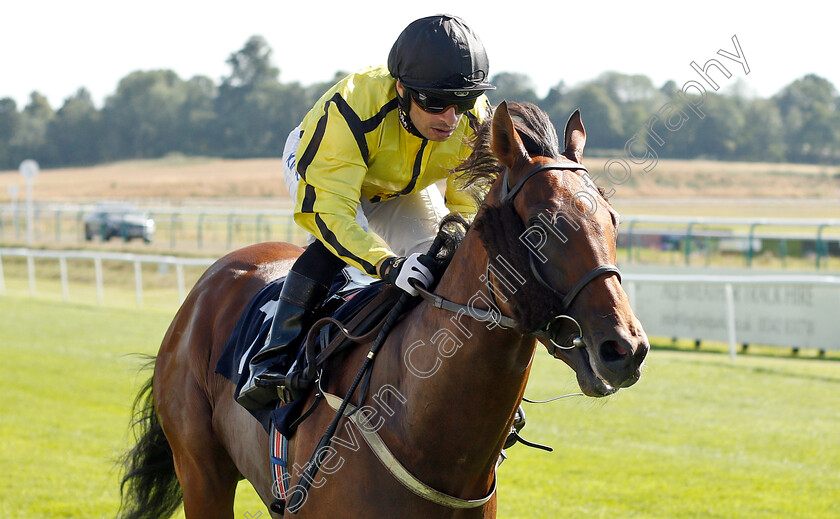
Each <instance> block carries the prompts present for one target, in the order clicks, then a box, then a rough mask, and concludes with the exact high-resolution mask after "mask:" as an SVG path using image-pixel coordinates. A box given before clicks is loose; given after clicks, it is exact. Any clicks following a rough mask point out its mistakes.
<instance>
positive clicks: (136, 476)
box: [117, 357, 184, 519]
mask: <svg viewBox="0 0 840 519" xmlns="http://www.w3.org/2000/svg"><path fill="white" fill-rule="evenodd" d="M154 361H155V359H154V357H152V359H151V361H150V362H149V365H151V366H153V365H154ZM132 416H133V419H132V425H131V427H132V429H133V430H134V433H135V437H136V438H137V444H136V445H135V446H134V447H133V448H132V449H131V450H129V451H128V452H127V453H126V454H125V455H124V456H123V459H122V461H123V465H124V467H125V475H124V476H123V478H122V482H121V483H120V494H121V495H122V503H121V505H120V511H119V514H118V516H117V517H118V518H120V519H165V518H167V517H171V516H172V514H174V513H175V511H176V510H177V509H178V507H179V506H180V505H181V502H182V501H183V498H184V495H183V491H182V490H181V486H180V484H179V483H178V478H177V476H176V475H175V463H174V461H173V458H172V448H171V447H170V446H169V442H168V441H167V440H166V436H165V435H164V434H163V428H162V427H161V425H160V422H159V421H158V417H157V413H155V397H154V393H153V391H152V377H149V380H148V381H147V382H146V383H145V384H144V385H143V387H142V388H140V392H139V393H137V398H135V399H134V406H133V408H132Z"/></svg>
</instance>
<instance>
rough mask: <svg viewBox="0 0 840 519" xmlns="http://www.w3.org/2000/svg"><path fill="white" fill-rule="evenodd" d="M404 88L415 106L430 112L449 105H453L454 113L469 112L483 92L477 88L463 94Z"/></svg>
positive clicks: (440, 110)
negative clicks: (474, 90)
mask: <svg viewBox="0 0 840 519" xmlns="http://www.w3.org/2000/svg"><path fill="white" fill-rule="evenodd" d="M405 89H406V90H407V91H408V93H409V94H410V95H411V98H412V99H414V102H415V103H417V106H419V107H420V108H421V109H423V110H424V111H426V112H429V113H432V114H439V113H441V112H443V111H444V110H446V109H447V108H449V107H450V106H454V107H455V113H456V114H462V113H464V112H469V111H470V110H472V109H473V107H474V106H475V100H476V99H478V98H479V97H480V96H481V94H483V93H484V92H483V91H481V90H479V91H476V92H468V93H467V95H465V96H457V95H455V94H450V95H446V94H445V93H442V92H430V91H427V90H415V89H413V88H409V87H405ZM442 94H443V95H442Z"/></svg>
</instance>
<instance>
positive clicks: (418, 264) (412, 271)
mask: <svg viewBox="0 0 840 519" xmlns="http://www.w3.org/2000/svg"><path fill="white" fill-rule="evenodd" d="M435 266H436V262H435V260H434V258H432V257H431V256H428V255H426V254H420V253H419V252H415V253H414V254H412V255H411V256H409V257H407V258H401V257H393V258H388V259H386V260H385V262H384V263H383V264H382V267H381V269H380V272H381V277H382V279H383V280H384V281H386V282H388V283H391V284H393V285H395V286H396V287H397V288H399V289H401V290H403V291H404V292H406V293H408V294H409V295H411V296H417V295H420V292H418V291H417V289H416V288H414V287H413V286H412V283H414V284H418V283H419V284H420V285H422V286H423V288H429V286H431V284H432V282H433V281H434V280H435V278H434V276H433V275H432V270H431V269H433V268H435Z"/></svg>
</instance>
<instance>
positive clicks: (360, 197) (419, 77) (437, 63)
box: [237, 15, 495, 409]
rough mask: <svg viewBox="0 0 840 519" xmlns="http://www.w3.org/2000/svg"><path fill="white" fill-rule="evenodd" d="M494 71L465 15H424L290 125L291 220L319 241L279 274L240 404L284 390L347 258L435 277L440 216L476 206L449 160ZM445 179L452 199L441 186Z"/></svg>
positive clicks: (458, 151)
mask: <svg viewBox="0 0 840 519" xmlns="http://www.w3.org/2000/svg"><path fill="white" fill-rule="evenodd" d="M488 74H489V62H488V59H487V54H486V52H485V50H484V46H483V44H482V43H481V40H479V38H478V36H477V35H476V34H475V33H474V32H473V31H472V30H471V29H470V28H469V27H468V26H467V25H466V24H465V23H464V22H463V20H461V19H460V18H457V17H454V16H448V15H437V16H430V17H426V18H421V19H419V20H415V21H414V22H412V23H411V24H409V25H408V27H406V28H405V29H404V30H403V32H402V33H401V34H400V35H399V37H398V38H397V40H396V42H395V43H394V45H393V47H392V48H391V52H390V53H389V55H388V64H387V67H384V66H379V67H371V68H367V69H364V70H361V71H359V72H357V73H355V74H351V75H349V76H347V77H346V78H344V79H343V80H341V81H340V82H339V83H338V84H336V85H335V86H333V87H332V88H331V89H329V90H328V91H327V92H326V93H325V94H324V95H323V96H322V97H321V99H320V100H318V102H317V103H316V104H315V106H314V108H312V110H310V111H309V113H308V114H307V115H306V117H305V118H304V119H303V122H302V123H301V125H300V126H299V127H298V128H296V129H295V130H293V131H292V133H291V134H290V135H289V138H288V140H287V141H286V147H285V150H284V153H283V159H284V161H283V164H284V174H285V180H286V183H287V186H288V187H289V191H290V193H291V195H292V198H293V199H294V200H295V215H294V217H295V222H296V223H297V224H298V225H300V226H301V227H303V228H304V229H306V230H307V231H308V232H310V233H311V234H312V235H313V236H314V241H312V242H311V244H310V245H309V246H308V247H307V248H306V250H305V251H304V253H303V254H302V255H301V256H300V257H299V258H298V259H297V261H296V262H295V264H294V265H293V266H292V268H291V270H290V272H289V274H288V276H287V277H286V280H285V283H284V284H283V288H282V291H281V294H280V301H279V304H278V306H277V310H276V314H275V317H274V321H273V323H272V327H271V331H270V334H269V337H268V340H267V341H266V344H265V345H264V346H263V347H262V349H261V350H260V351H259V352H258V353H257V354H256V355H255V356H254V357H253V358H252V360H251V363H250V373H251V375H250V378H249V380H248V381H247V382H246V383H245V385H244V386H243V388H242V390H241V391H240V394H239V397H238V399H237V400H238V402H239V403H240V404H242V405H243V406H244V407H246V408H248V409H258V408H261V407H263V406H264V405H266V404H267V403H269V402H271V401H273V400H275V399H277V397H278V391H277V389H276V388H274V387H270V385H269V384H270V383H271V382H272V381H273V380H282V377H283V376H284V375H285V374H286V370H288V369H289V367H290V365H291V364H292V362H293V361H294V358H295V357H296V355H297V349H298V346H299V343H300V339H301V336H302V329H303V328H304V327H305V326H307V325H308V324H310V323H309V322H308V321H309V320H310V318H311V314H312V312H313V311H314V309H315V308H316V307H317V306H318V305H319V304H320V303H321V302H322V300H323V298H324V297H326V295H327V292H328V291H329V287H330V285H331V284H332V282H333V280H334V278H335V277H336V275H337V274H338V273H339V272H340V271H341V269H342V268H344V267H345V265H347V264H349V265H351V266H354V267H357V268H359V269H361V270H362V271H364V272H366V273H367V274H368V275H370V276H373V277H379V278H381V279H382V280H384V281H386V282H388V283H391V284H394V285H396V286H397V287H399V288H400V289H402V290H404V291H405V292H407V293H409V294H411V295H413V296H416V295H418V292H417V290H416V289H415V288H414V287H413V286H412V283H420V284H421V285H422V286H424V287H426V288H428V287H429V286H430V285H431V283H432V282H433V281H434V280H433V279H432V277H433V276H432V270H431V269H432V268H433V266H434V260H433V259H432V258H431V257H429V256H427V255H425V254H424V253H425V252H426V251H428V249H429V247H430V245H431V243H432V241H433V240H434V238H435V236H436V234H437V227H438V223H439V222H440V220H441V219H442V218H443V217H444V216H445V215H446V213H447V212H449V211H453V212H454V211H457V212H460V213H462V214H463V215H464V216H467V217H470V216H472V215H474V214H475V212H476V209H477V208H476V204H475V200H474V198H473V196H472V195H471V194H470V193H469V192H466V191H465V190H464V189H462V188H461V186H459V184H458V180H457V179H456V178H455V176H454V173H453V170H454V168H455V167H456V166H457V165H458V164H459V163H460V162H462V161H463V160H464V159H466V158H467V157H468V156H469V154H470V153H471V149H470V147H469V144H468V140H469V138H470V137H471V136H472V135H473V134H474V132H475V130H476V129H477V127H478V125H479V124H480V123H481V122H482V121H483V120H484V119H485V117H486V116H487V115H488V112H489V108H490V105H489V102H488V100H487V97H486V96H485V95H484V91H485V90H491V89H494V88H495V87H494V86H493V85H491V84H489V83H488V82H487V79H488V77H489V76H488ZM441 180H446V196H445V198H444V196H442V195H441V193H440V190H439V189H438V187H437V186H436V185H435V183H436V182H438V181H441ZM447 209H448V211H447ZM272 372H276V373H278V374H279V375H280V377H276V375H275V376H272ZM257 381H259V382H260V383H257Z"/></svg>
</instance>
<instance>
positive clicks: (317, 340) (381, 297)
mask: <svg viewBox="0 0 840 519" xmlns="http://www.w3.org/2000/svg"><path fill="white" fill-rule="evenodd" d="M284 281H285V277H283V278H279V279H277V280H275V281H272V282H271V283H269V284H268V285H266V286H265V287H263V288H262V289H261V290H260V291H259V292H258V293H257V294H256V295H254V297H253V298H252V299H251V301H250V302H249V303H248V305H247V306H246V308H245V310H244V311H243V312H242V314H241V315H240V317H239V319H238V320H237V323H236V325H235V326H234V329H233V332H232V333H231V336H230V337H229V339H228V341H227V343H226V345H225V348H224V350H223V352H222V355H221V357H220V358H219V361H218V362H217V364H216V368H215V371H216V373H219V374H220V375H222V376H224V377H225V378H227V379H228V380H230V381H231V382H233V383H234V384H235V385H236V390H235V391H236V392H235V393H234V394H238V392H239V391H240V390H241V388H242V385H244V383H245V382H246V381H247V380H248V375H249V373H248V368H249V362H250V359H251V357H253V356H254V355H255V354H256V353H257V352H258V351H259V349H260V346H261V345H262V344H264V343H265V339H266V337H267V335H268V331H269V329H270V328H271V319H272V318H273V316H274V308H275V307H276V305H277V301H278V298H279V296H280V292H281V290H282V288H283V282H284ZM400 293H401V290H399V289H398V288H396V287H393V286H392V285H388V284H386V283H384V282H382V281H379V280H375V279H374V278H371V277H368V276H365V275H364V274H361V272H360V271H355V272H354V271H353V270H351V269H349V268H348V269H344V270H343V271H342V272H341V273H339V275H338V276H337V277H336V280H335V281H334V283H333V285H332V287H331V288H330V293H329V295H328V296H327V298H326V299H325V300H324V302H323V303H322V304H321V305H320V306H319V307H318V309H317V310H316V311H315V314H314V322H313V325H312V326H311V327H310V329H309V331H308V333H307V334H306V336H305V339H304V340H303V341H302V342H301V346H300V347H299V350H298V354H297V357H296V360H295V362H294V363H293V364H292V367H291V369H290V371H289V374H288V375H286V381H285V382H284V386H285V388H286V390H287V391H288V392H289V393H290V394H289V398H287V399H285V400H286V402H289V405H283V406H280V407H279V408H278V407H277V406H276V405H275V404H274V403H272V404H269V405H267V406H266V407H265V408H264V409H259V410H257V411H251V414H252V415H253V416H254V417H255V418H256V419H257V420H259V421H260V423H261V424H262V425H263V428H264V429H265V430H266V431H269V429H270V424H271V422H272V421H273V422H274V424H275V426H276V427H277V428H278V429H279V430H280V431H282V432H284V434H289V435H290V434H291V432H292V430H290V429H289V428H288V426H289V425H291V424H292V423H293V422H294V421H295V420H296V419H297V418H298V417H299V415H300V413H301V411H302V409H301V404H302V401H303V400H305V399H303V398H301V397H303V396H305V395H306V394H307V393H308V392H309V390H311V389H312V387H313V385H314V382H315V379H316V377H317V376H318V375H319V372H321V371H323V368H324V365H325V363H327V362H328V360H329V359H331V358H332V357H334V356H335V355H337V354H339V353H340V352H342V351H344V350H345V349H347V348H348V347H349V346H352V345H353V344H355V343H356V342H367V341H369V340H372V338H373V336H374V335H375V334H376V333H377V332H378V331H379V328H380V327H381V323H382V321H383V318H384V316H385V315H386V314H387V313H388V312H389V311H390V310H391V308H392V307H393V303H394V302H395V301H396V299H397V298H399V296H400ZM328 375H329V374H328V373H321V376H328Z"/></svg>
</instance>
